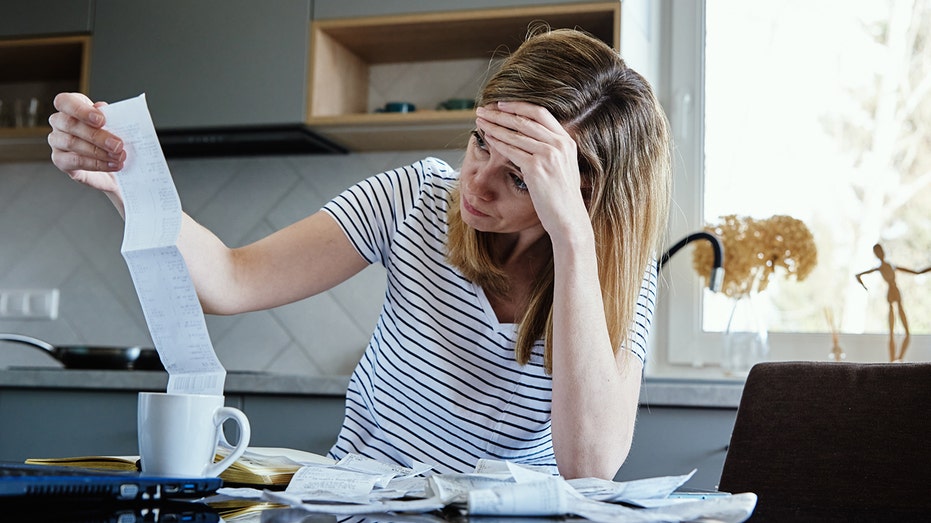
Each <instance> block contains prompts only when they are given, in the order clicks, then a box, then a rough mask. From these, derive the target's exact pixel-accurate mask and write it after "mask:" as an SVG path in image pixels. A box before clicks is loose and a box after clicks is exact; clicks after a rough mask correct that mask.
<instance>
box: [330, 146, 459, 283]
mask: <svg viewBox="0 0 931 523" xmlns="http://www.w3.org/2000/svg"><path fill="white" fill-rule="evenodd" d="M449 170H450V169H449V166H448V165H446V164H445V163H443V162H442V161H440V160H436V159H433V158H428V159H425V160H422V161H420V162H417V163H415V164H412V165H409V166H407V167H401V168H398V169H393V170H391V171H385V172H383V173H381V174H376V175H375V176H372V177H370V178H368V179H365V180H363V181H361V182H359V183H357V184H356V185H353V186H352V187H350V188H348V189H346V190H345V191H343V192H342V194H340V195H339V196H337V197H335V198H333V199H332V200H330V202H329V203H327V204H326V205H325V206H324V207H323V210H324V211H325V212H327V213H329V214H330V215H331V216H332V217H333V218H334V219H335V220H336V221H337V223H339V226H340V227H341V228H342V229H343V232H345V233H346V236H347V237H348V238H349V241H350V242H351V243H352V244H353V246H355V248H356V250H357V251H359V254H360V255H362V257H363V258H365V259H366V260H367V261H368V262H369V263H381V264H382V265H384V264H385V262H386V260H387V258H388V253H389V251H390V249H391V242H392V239H393V238H394V235H395V233H396V232H397V230H398V227H399V225H400V224H401V223H402V222H403V221H404V219H405V218H406V217H407V215H408V214H409V213H410V212H411V209H412V208H413V206H414V204H415V201H416V199H417V198H418V197H419V193H420V191H421V188H422V187H423V185H424V183H425V180H426V179H427V178H428V177H429V176H431V175H432V174H433V171H438V172H440V173H443V172H446V171H449Z"/></svg>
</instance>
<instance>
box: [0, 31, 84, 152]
mask: <svg viewBox="0 0 931 523" xmlns="http://www.w3.org/2000/svg"><path fill="white" fill-rule="evenodd" d="M89 60H90V37H89V36H62V37H51V38H25V39H15V40H14V39H9V40H0V100H2V104H0V105H2V107H0V161H21V160H35V159H40V158H43V157H44V158H48V154H49V148H48V144H47V142H46V136H47V135H48V133H49V131H50V130H51V128H50V127H49V126H48V117H49V115H50V114H52V112H53V111H54V107H53V106H52V101H53V99H54V97H55V94H57V93H59V92H62V91H79V92H83V93H86V92H87V87H88V63H89ZM33 100H34V101H33ZM30 104H35V112H34V114H32V115H30V114H29V105H30Z"/></svg>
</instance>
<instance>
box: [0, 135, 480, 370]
mask: <svg viewBox="0 0 931 523" xmlns="http://www.w3.org/2000/svg"><path fill="white" fill-rule="evenodd" d="M462 154H463V152H462V151H459V150H453V151H420V152H416V151H415V152H403V153H399V152H391V153H367V154H349V155H323V156H276V157H249V158H217V159H185V160H172V161H170V162H169V166H170V168H171V170H172V174H173V177H174V179H175V184H176V186H177V188H178V194H179V196H180V198H181V201H182V205H183V206H184V208H185V210H186V211H187V212H188V213H189V214H191V215H192V216H193V217H194V218H195V219H197V220H198V221H200V222H201V223H204V224H205V225H207V226H208V227H210V228H211V229H212V230H214V231H215V232H216V233H217V235H218V236H219V237H220V239H221V240H223V241H224V242H226V243H227V244H228V245H230V246H238V245H242V244H244V243H248V242H251V241H254V240H256V239H258V238H261V237H263V236H264V235H266V234H268V233H270V232H272V231H274V230H277V229H280V228H282V227H285V226H287V225H289V224H290V223H293V222H295V221H297V220H299V219H301V218H303V217H304V216H307V215H309V214H311V213H313V212H314V211H316V210H317V209H319V208H320V207H321V206H322V205H323V204H324V203H325V202H326V201H328V200H329V199H330V198H332V197H333V196H335V195H336V194H338V193H339V192H340V191H342V190H343V189H345V188H346V187H348V186H349V185H351V184H353V183H355V182H357V181H359V180H361V179H364V178H366V177H368V176H371V175H373V174H375V173H378V172H381V171H384V170H386V169H391V168H394V167H398V166H402V165H406V164H409V163H411V162H413V161H416V160H418V159H420V158H423V157H425V156H436V157H439V158H442V159H444V160H446V161H448V162H450V164H452V165H457V164H458V162H459V161H460V159H461V158H462ZM122 230H123V222H122V220H121V219H120V217H119V215H118V214H117V212H116V211H115V210H114V209H113V207H112V206H111V205H110V203H109V201H108V200H107V199H106V198H105V197H104V196H103V195H101V194H99V193H97V192H95V191H93V190H90V189H88V188H86V187H83V186H81V185H80V184H77V183H75V182H72V181H71V180H69V179H68V177H67V176H66V175H64V174H62V173H60V172H58V171H57V170H56V169H55V168H54V166H52V165H51V163H49V162H29V163H18V164H0V289H26V288H51V287H56V288H59V289H60V290H61V304H60V309H59V313H60V315H59V318H58V319H56V320H44V321H25V320H20V321H11V320H2V319H0V332H18V333H22V334H27V335H32V336H35V337H38V338H41V339H45V340H47V341H49V342H51V343H53V344H58V345H66V344H82V343H86V344H94V345H146V346H151V338H150V337H149V333H148V329H147V327H146V324H145V319H144V317H143V316H142V311H141V308H140V307H139V301H138V297H137V296H136V293H135V289H134V288H133V286H132V280H131V278H130V276H129V271H128V270H127V269H126V264H125V262H124V261H123V258H122V256H121V255H120V243H121V241H122ZM384 288H385V284H384V270H383V268H382V267H380V266H372V267H369V268H368V269H365V270H364V271H362V272H361V273H360V274H359V275H357V276H356V277H355V278H352V279H351V280H349V281H347V282H345V283H343V284H341V285H339V286H337V287H336V288H334V289H332V290H330V291H329V292H327V293H324V294H321V295H319V296H315V297H311V298H308V299H306V300H302V301H299V302H297V303H293V304H290V305H286V306H283V307H278V308H275V309H272V310H269V311H259V312H253V313H246V314H240V315H236V316H207V326H208V329H209V331H210V334H211V339H212V340H213V343H214V346H215V348H216V351H217V355H218V357H219V358H220V361H221V362H222V363H223V365H224V366H225V367H226V369H227V370H229V371H267V372H277V373H283V374H295V373H296V374H308V375H324V376H326V375H345V374H348V373H349V372H350V371H351V370H352V368H353V366H354V365H355V363H356V361H358V358H359V356H360V355H361V353H362V350H363V349H364V347H365V345H366V344H367V343H368V338H369V336H370V335H371V332H372V329H373V328H374V325H375V321H376V318H377V316H378V313H379V311H380V309H381V302H382V298H383V294H384ZM16 366H60V364H59V363H57V362H56V361H55V360H53V359H52V358H50V357H48V356H46V355H44V354H42V353H40V352H39V351H37V350H35V349H31V348H28V347H23V346H20V345H17V344H11V343H3V342H0V368H3V367H16Z"/></svg>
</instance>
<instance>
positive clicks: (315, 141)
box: [157, 124, 347, 158]
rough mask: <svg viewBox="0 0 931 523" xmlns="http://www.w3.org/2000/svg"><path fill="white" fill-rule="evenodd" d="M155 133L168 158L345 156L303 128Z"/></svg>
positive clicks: (237, 128)
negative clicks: (273, 155) (274, 155)
mask: <svg viewBox="0 0 931 523" xmlns="http://www.w3.org/2000/svg"><path fill="white" fill-rule="evenodd" d="M157 133H158V139H159V142H160V143H161V145H162V150H163V151H164V153H165V156H166V157H167V158H195V157H210V156H259V155H270V154H345V153H346V152H347V151H346V149H345V148H344V147H342V146H340V145H338V144H335V143H333V142H332V141H330V140H327V139H326V138H324V137H322V136H320V135H318V134H316V133H314V132H313V131H312V130H311V129H310V127H308V126H306V125H304V124H284V125H250V126H235V127H201V128H185V129H164V130H157Z"/></svg>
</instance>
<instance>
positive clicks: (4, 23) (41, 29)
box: [0, 0, 93, 38]
mask: <svg viewBox="0 0 931 523" xmlns="http://www.w3.org/2000/svg"><path fill="white" fill-rule="evenodd" d="M0 10H2V12H0V38H7V37H25V36H49V35H64V34H75V33H88V32H90V31H91V27H92V26H91V24H92V14H93V8H92V3H91V0H5V1H4V2H3V7H2V8H0Z"/></svg>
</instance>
